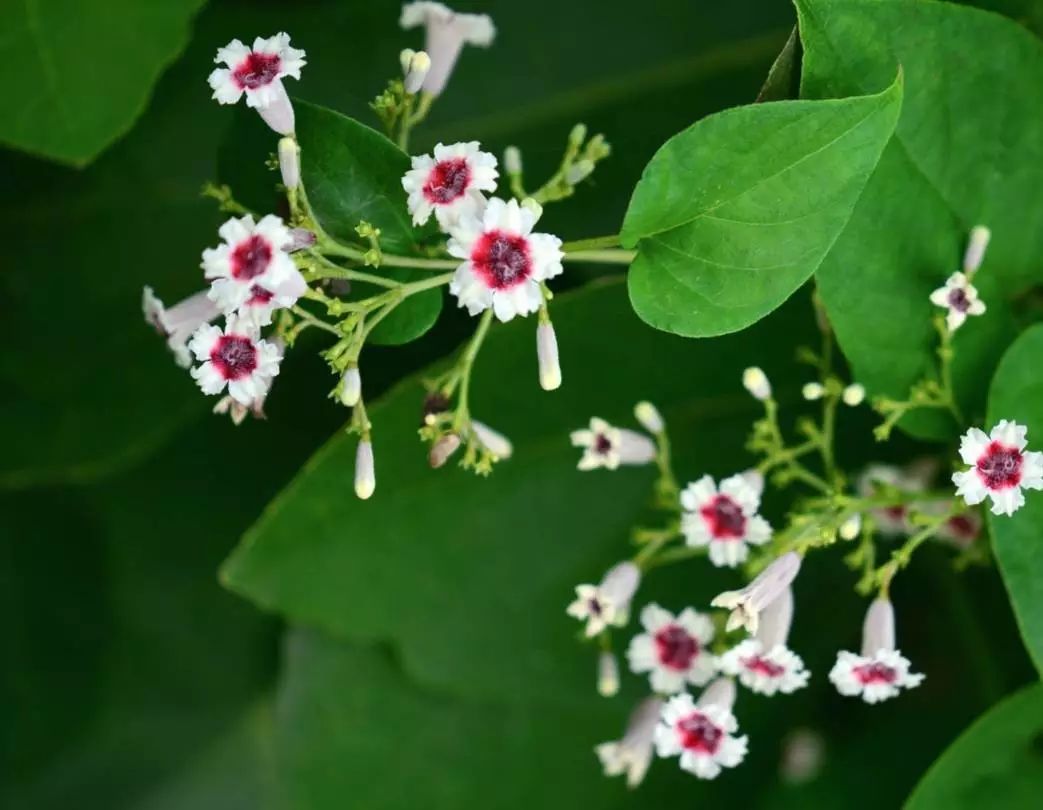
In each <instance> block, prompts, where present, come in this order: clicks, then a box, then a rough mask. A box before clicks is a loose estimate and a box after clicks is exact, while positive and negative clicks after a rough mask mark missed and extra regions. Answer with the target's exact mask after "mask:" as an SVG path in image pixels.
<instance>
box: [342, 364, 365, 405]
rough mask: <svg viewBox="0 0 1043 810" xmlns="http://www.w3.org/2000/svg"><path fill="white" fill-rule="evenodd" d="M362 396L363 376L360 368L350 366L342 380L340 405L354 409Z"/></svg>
mask: <svg viewBox="0 0 1043 810" xmlns="http://www.w3.org/2000/svg"><path fill="white" fill-rule="evenodd" d="M361 396H362V376H361V375H360V374H359V367H358V366H348V367H347V368H346V369H345V370H344V374H343V376H341V378H340V403H341V405H344V406H345V407H347V408H354V407H355V406H356V405H357V404H358V401H359V397H361Z"/></svg>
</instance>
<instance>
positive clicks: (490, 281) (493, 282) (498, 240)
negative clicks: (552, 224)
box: [471, 231, 532, 290]
mask: <svg viewBox="0 0 1043 810" xmlns="http://www.w3.org/2000/svg"><path fill="white" fill-rule="evenodd" d="M471 263H472V264H473V265H474V268H475V270H476V271H477V272H478V274H479V275H480V276H481V277H482V279H483V280H484V281H485V283H486V285H487V286H489V287H491V288H492V289H494V290H506V289H510V288H511V287H514V286H516V285H518V284H521V283H522V282H524V281H525V280H526V279H528V278H529V276H531V275H532V258H531V257H530V256H529V243H528V241H526V239H525V238H524V237H522V236H515V235H513V234H508V233H504V232H503V231H487V232H486V233H483V234H482V235H481V236H480V237H479V238H478V242H477V243H476V244H475V246H474V250H473V251H471Z"/></svg>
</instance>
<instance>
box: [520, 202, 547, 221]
mask: <svg viewBox="0 0 1043 810" xmlns="http://www.w3.org/2000/svg"><path fill="white" fill-rule="evenodd" d="M521 207H522V208H524V209H525V210H526V211H531V212H532V215H533V216H534V217H535V218H536V221H537V222H539V220H540V217H542V216H543V206H542V205H540V204H539V203H538V202H536V200H534V199H533V198H532V197H526V198H525V199H524V200H522V201H521Z"/></svg>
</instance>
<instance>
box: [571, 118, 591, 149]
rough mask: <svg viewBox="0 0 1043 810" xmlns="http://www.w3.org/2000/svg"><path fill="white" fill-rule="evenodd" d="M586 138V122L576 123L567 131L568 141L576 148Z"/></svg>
mask: <svg viewBox="0 0 1043 810" xmlns="http://www.w3.org/2000/svg"><path fill="white" fill-rule="evenodd" d="M586 139H587V125H586V124H576V126H574V127H573V128H572V131H571V132H569V143H570V144H572V145H573V146H575V147H577V148H578V147H579V146H580V145H581V144H582V143H583V141H585V140H586Z"/></svg>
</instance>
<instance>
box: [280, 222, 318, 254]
mask: <svg viewBox="0 0 1043 810" xmlns="http://www.w3.org/2000/svg"><path fill="white" fill-rule="evenodd" d="M290 237H291V238H292V240H293V241H291V242H290V244H289V245H288V246H287V247H286V248H285V250H286V252H287V253H293V252H295V251H298V250H304V249H305V248H310V247H311V246H312V245H314V244H315V243H316V242H317V241H318V238H317V237H316V236H315V233H314V232H313V231H309V230H308V229H307V228H290Z"/></svg>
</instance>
